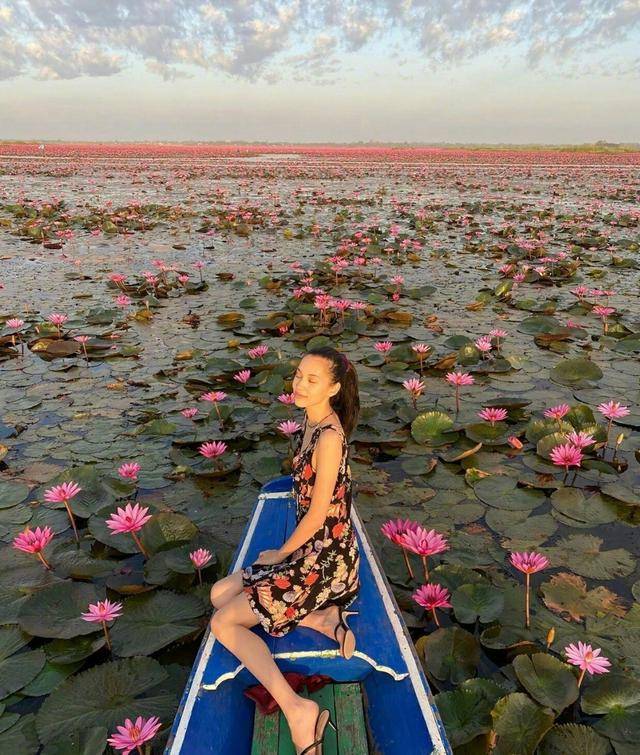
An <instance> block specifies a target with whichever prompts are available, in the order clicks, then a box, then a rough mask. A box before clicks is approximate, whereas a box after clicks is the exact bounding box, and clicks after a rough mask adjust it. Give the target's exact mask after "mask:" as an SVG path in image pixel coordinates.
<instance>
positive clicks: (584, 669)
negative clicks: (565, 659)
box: [578, 668, 587, 689]
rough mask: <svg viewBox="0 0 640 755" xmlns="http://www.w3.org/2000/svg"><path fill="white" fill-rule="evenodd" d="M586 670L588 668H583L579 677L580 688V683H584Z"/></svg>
mask: <svg viewBox="0 0 640 755" xmlns="http://www.w3.org/2000/svg"><path fill="white" fill-rule="evenodd" d="M586 670H587V669H586V668H583V669H582V671H581V672H580V677H579V678H578V689H579V688H580V685H581V684H582V680H583V679H584V675H585V672H586Z"/></svg>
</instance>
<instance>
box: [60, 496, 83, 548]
mask: <svg viewBox="0 0 640 755" xmlns="http://www.w3.org/2000/svg"><path fill="white" fill-rule="evenodd" d="M63 503H64V507H65V508H66V510H67V514H69V519H71V526H72V527H73V532H74V535H75V536H76V543H79V542H80V538H79V537H78V529H77V527H76V520H75V519H74V518H73V514H72V513H71V507H70V506H69V501H66V500H65V501H63Z"/></svg>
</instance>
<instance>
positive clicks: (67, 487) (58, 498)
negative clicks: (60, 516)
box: [44, 480, 82, 542]
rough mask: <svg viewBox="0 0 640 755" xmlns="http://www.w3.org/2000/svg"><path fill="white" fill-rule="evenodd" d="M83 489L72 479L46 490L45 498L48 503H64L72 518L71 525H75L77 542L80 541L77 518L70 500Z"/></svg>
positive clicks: (74, 530)
mask: <svg viewBox="0 0 640 755" xmlns="http://www.w3.org/2000/svg"><path fill="white" fill-rule="evenodd" d="M81 490H82V488H81V487H80V486H79V485H78V484H77V483H76V482H73V480H71V481H70V482H63V483H62V484H61V485H54V486H53V487H52V488H49V489H48V490H45V491H44V500H45V501H47V502H48V503H62V504H64V507H65V509H66V510H67V514H68V516H69V519H70V520H71V526H72V527H73V532H74V534H75V538H76V542H80V538H79V537H78V529H77V527H76V520H75V519H74V516H73V512H72V511H71V506H70V505H69V501H70V500H71V499H72V498H74V497H75V496H77V495H78V493H79V492H80V491H81Z"/></svg>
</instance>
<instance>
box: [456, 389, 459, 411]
mask: <svg viewBox="0 0 640 755" xmlns="http://www.w3.org/2000/svg"><path fill="white" fill-rule="evenodd" d="M459 411H460V388H458V386H457V385H456V414H457V413H458V412H459Z"/></svg>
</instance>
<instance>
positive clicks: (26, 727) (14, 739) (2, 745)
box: [0, 713, 40, 755]
mask: <svg viewBox="0 0 640 755" xmlns="http://www.w3.org/2000/svg"><path fill="white" fill-rule="evenodd" d="M34 724H35V716H34V715H33V714H32V713H31V714H28V715H26V716H21V717H20V720H19V721H18V722H17V723H16V724H14V725H13V726H11V727H10V728H9V729H6V731H3V732H2V734H0V752H12V753H16V755H17V753H20V755H36V753H37V752H38V751H39V750H40V742H39V741H38V735H37V734H36V729H35V725H34Z"/></svg>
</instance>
